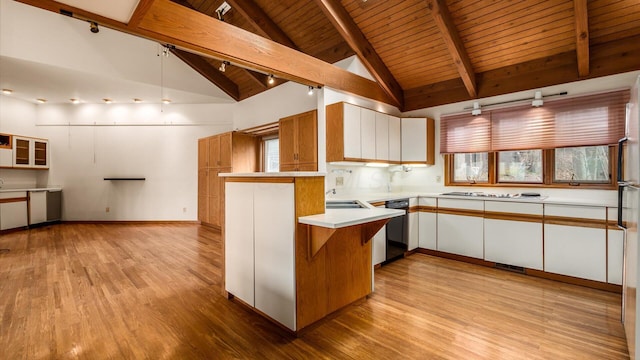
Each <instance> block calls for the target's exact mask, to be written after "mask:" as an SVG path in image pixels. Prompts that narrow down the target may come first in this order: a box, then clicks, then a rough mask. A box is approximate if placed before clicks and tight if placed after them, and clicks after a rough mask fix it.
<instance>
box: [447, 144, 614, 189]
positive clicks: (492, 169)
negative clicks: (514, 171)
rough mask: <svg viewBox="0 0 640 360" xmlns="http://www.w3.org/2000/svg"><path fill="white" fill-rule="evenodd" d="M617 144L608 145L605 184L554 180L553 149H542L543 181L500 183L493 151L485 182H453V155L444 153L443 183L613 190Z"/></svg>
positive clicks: (450, 184) (451, 184) (490, 155)
mask: <svg viewBox="0 0 640 360" xmlns="http://www.w3.org/2000/svg"><path fill="white" fill-rule="evenodd" d="M617 148H618V146H617V145H609V171H610V173H609V174H610V181H609V183H607V184H603V183H579V182H578V183H576V184H573V183H568V182H554V164H555V151H554V150H552V149H551V150H542V171H543V174H542V176H543V180H544V183H515V182H508V183H504V182H503V183H501V182H498V181H497V178H498V164H497V158H498V156H497V155H496V153H495V152H490V153H489V154H488V162H489V170H488V172H489V181H488V182H486V183H471V182H468V181H465V182H454V181H453V173H454V171H453V167H454V164H453V155H454V154H444V184H445V186H467V187H468V186H473V187H506V188H508V187H517V188H560V189H598V190H615V189H616V188H617V184H616V181H615V174H616V173H617V171H618V168H617V166H618V165H617V164H618V155H617V154H618V151H617Z"/></svg>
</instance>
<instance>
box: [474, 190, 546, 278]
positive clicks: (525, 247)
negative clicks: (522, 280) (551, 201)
mask: <svg viewBox="0 0 640 360" xmlns="http://www.w3.org/2000/svg"><path fill="white" fill-rule="evenodd" d="M484 210H485V217H486V218H485V220H484V259H485V260H487V261H492V262H497V263H500V264H507V265H514V266H521V267H525V268H530V269H536V270H543V260H542V258H543V253H542V251H543V246H542V214H543V207H542V204H534V203H518V202H500V201H486V202H485V205H484ZM515 216H520V217H523V218H526V217H529V220H530V221H520V220H515V219H514V220H511V219H509V217H515Z"/></svg>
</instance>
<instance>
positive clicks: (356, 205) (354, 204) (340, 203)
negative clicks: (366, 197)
mask: <svg viewBox="0 0 640 360" xmlns="http://www.w3.org/2000/svg"><path fill="white" fill-rule="evenodd" d="M325 205H326V208H327V209H367V207H366V206H365V205H364V204H362V203H361V202H360V201H358V200H327V201H326V202H325Z"/></svg>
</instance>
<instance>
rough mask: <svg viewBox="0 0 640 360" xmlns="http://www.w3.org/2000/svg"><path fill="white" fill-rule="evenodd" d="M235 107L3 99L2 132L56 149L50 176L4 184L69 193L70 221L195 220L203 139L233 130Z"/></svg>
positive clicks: (42, 173)
mask: <svg viewBox="0 0 640 360" xmlns="http://www.w3.org/2000/svg"><path fill="white" fill-rule="evenodd" d="M232 106H233V105H170V106H165V107H164V111H163V112H160V106H159V105H155V106H148V105H140V106H138V105H136V104H131V105H119V106H116V107H112V106H111V105H106V104H87V105H78V106H74V105H34V104H31V103H27V102H24V101H22V100H16V99H12V98H11V97H9V96H0V132H3V133H12V134H19V135H25V136H34V137H42V138H47V139H49V141H50V147H51V150H50V151H51V164H50V169H49V170H37V171H36V170H13V169H2V170H0V171H1V172H0V174H1V175H0V178H4V179H5V181H6V183H7V184H24V185H31V186H32V185H35V184H37V185H42V186H43V185H59V186H62V187H63V219H64V220H196V219H197V186H198V184H197V172H198V171H197V139H198V138H201V137H205V136H209V135H212V134H216V133H221V132H225V131H229V130H231V128H232V118H233V115H232ZM114 122H115V125H114ZM94 123H95V124H97V125H93V124H94ZM133 124H137V125H133ZM175 124H180V125H175ZM104 177H145V178H146V181H143V182H133V181H123V182H114V181H105V180H103V178H104ZM107 207H109V208H110V211H109V212H108V213H107V212H106V211H105V210H106V208H107ZM185 209H186V210H185Z"/></svg>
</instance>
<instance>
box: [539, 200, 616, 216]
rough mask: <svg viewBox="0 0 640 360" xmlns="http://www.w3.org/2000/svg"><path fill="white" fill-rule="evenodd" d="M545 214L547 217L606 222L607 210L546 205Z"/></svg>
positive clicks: (599, 207) (592, 207)
mask: <svg viewBox="0 0 640 360" xmlns="http://www.w3.org/2000/svg"><path fill="white" fill-rule="evenodd" d="M544 214H545V216H560V217H567V218H580V219H594V220H606V219H607V208H606V207H604V206H579V205H556V204H545V205H544Z"/></svg>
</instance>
